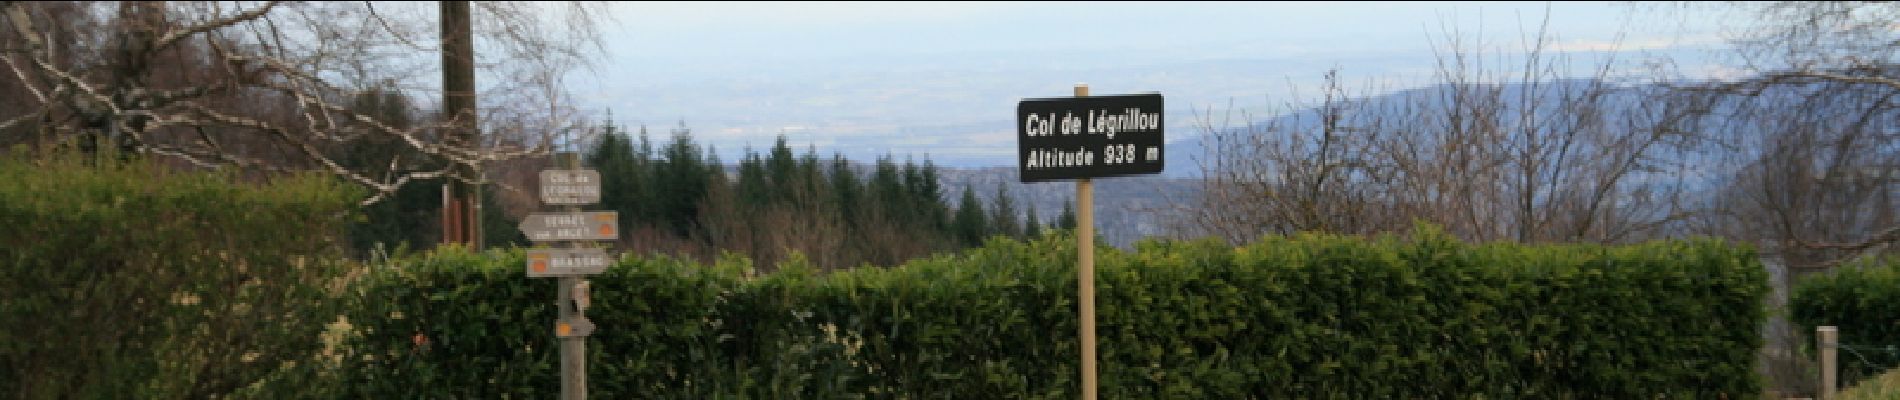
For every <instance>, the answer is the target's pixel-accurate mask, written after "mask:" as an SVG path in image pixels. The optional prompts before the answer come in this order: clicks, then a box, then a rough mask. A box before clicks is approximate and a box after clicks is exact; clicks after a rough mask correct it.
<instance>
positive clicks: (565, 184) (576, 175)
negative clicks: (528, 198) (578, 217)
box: [541, 169, 600, 205]
mask: <svg viewBox="0 0 1900 400" xmlns="http://www.w3.org/2000/svg"><path fill="white" fill-rule="evenodd" d="M541 202H542V203H544V204H571V205H582V204H594V203H599V202H600V172H598V171H594V170H591V169H551V170H544V171H541Z"/></svg>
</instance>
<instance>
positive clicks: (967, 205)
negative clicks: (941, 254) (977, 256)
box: [950, 186, 990, 247]
mask: <svg viewBox="0 0 1900 400" xmlns="http://www.w3.org/2000/svg"><path fill="white" fill-rule="evenodd" d="M985 218H986V215H984V213H983V202H982V201H981V200H978V199H977V198H976V191H975V190H972V189H970V188H969V187H967V186H966V187H964V188H963V199H962V200H961V201H959V202H958V204H957V214H956V217H955V218H954V219H952V220H951V223H950V230H951V231H952V232H953V233H954V234H955V235H956V236H955V237H956V238H957V240H958V241H959V242H961V243H962V244H963V245H964V246H971V247H974V246H977V245H981V244H983V238H984V236H987V235H989V232H990V229H989V227H988V226H987V225H988V224H987V223H986V222H985V221H984V219H985Z"/></svg>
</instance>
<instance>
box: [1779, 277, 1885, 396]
mask: <svg viewBox="0 0 1900 400" xmlns="http://www.w3.org/2000/svg"><path fill="white" fill-rule="evenodd" d="M1788 308H1789V311H1790V312H1791V314H1792V315H1793V318H1794V322H1795V324H1796V325H1798V327H1797V328H1796V329H1799V330H1800V332H1802V334H1803V335H1804V336H1803V337H1804V338H1806V340H1803V346H1805V347H1808V348H1812V347H1813V343H1814V327H1816V326H1825V325H1833V326H1837V327H1840V343H1841V345H1843V346H1853V347H1855V348H1857V349H1847V350H1843V351H1841V352H1840V357H1838V358H1839V361H1840V365H1839V368H1840V371H1841V373H1840V377H1841V382H1840V383H1841V386H1848V385H1852V384H1853V383H1854V382H1856V381H1859V380H1862V379H1867V378H1872V377H1874V376H1876V375H1880V374H1881V372H1882V371H1883V370H1885V369H1886V368H1893V367H1896V366H1900V354H1896V353H1895V352H1894V351H1893V350H1890V349H1882V348H1884V347H1888V346H1894V345H1900V259H1888V260H1863V261H1861V262H1856V263H1850V264H1846V265H1842V266H1840V267H1836V268H1835V269H1834V270H1833V271H1831V272H1829V273H1827V274H1824V275H1815V276H1810V277H1807V278H1804V279H1802V280H1801V282H1800V283H1799V284H1797V285H1795V290H1794V296H1793V297H1790V298H1789V299H1788Z"/></svg>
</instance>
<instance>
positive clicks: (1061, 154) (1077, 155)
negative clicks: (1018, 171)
mask: <svg viewBox="0 0 1900 400" xmlns="http://www.w3.org/2000/svg"><path fill="white" fill-rule="evenodd" d="M1091 165H1095V152H1093V151H1088V149H1085V148H1080V147H1078V148H1076V149H1075V151H1062V150H1044V149H1036V150H1031V151H1030V152H1029V162H1026V163H1023V166H1024V167H1025V168H1062V167H1086V166H1091Z"/></svg>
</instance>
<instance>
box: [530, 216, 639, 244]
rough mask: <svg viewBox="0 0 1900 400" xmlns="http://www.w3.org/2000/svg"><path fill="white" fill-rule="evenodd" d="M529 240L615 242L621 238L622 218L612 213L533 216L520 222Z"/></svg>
mask: <svg viewBox="0 0 1900 400" xmlns="http://www.w3.org/2000/svg"><path fill="white" fill-rule="evenodd" d="M521 233H522V234H524V235H527V236H528V240H530V241H536V242H554V241H563V240H614V239H615V238H618V237H619V235H620V216H619V214H618V213H615V212H613V211H586V212H569V213H533V214H528V217H527V218H523V219H522V220H521Z"/></svg>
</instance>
